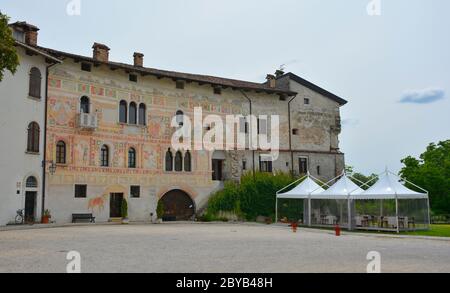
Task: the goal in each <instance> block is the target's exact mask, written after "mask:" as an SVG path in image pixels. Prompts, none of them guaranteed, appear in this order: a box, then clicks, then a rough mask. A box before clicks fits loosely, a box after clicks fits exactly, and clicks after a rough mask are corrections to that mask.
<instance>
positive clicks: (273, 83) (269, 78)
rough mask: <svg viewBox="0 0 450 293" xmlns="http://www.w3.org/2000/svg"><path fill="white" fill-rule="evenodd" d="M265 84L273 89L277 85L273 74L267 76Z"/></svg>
mask: <svg viewBox="0 0 450 293" xmlns="http://www.w3.org/2000/svg"><path fill="white" fill-rule="evenodd" d="M266 79H267V82H268V83H269V87H270V88H275V87H276V85H277V80H276V79H275V75H273V74H267V77H266Z"/></svg>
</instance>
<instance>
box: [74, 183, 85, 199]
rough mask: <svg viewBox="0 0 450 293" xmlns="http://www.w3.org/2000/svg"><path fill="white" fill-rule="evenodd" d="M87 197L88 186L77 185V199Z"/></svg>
mask: <svg viewBox="0 0 450 293" xmlns="http://www.w3.org/2000/svg"><path fill="white" fill-rule="evenodd" d="M86 197H87V185H84V184H77V185H75V198H86Z"/></svg>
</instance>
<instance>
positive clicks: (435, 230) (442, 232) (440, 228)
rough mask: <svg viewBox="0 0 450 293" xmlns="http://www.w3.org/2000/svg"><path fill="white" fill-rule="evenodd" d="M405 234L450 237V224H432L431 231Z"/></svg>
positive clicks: (407, 233) (406, 233)
mask: <svg viewBox="0 0 450 293" xmlns="http://www.w3.org/2000/svg"><path fill="white" fill-rule="evenodd" d="M402 234H404V235H416V236H432V237H450V225H431V229H430V230H429V231H416V232H405V233H402Z"/></svg>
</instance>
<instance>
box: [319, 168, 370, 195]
mask: <svg viewBox="0 0 450 293" xmlns="http://www.w3.org/2000/svg"><path fill="white" fill-rule="evenodd" d="M363 192H364V190H363V189H361V188H360V187H359V186H358V185H356V184H355V183H354V182H353V181H352V180H350V178H348V177H347V175H346V174H345V173H344V174H343V175H342V177H341V179H339V180H338V181H337V182H336V183H335V184H334V185H333V186H331V187H330V188H328V189H327V190H325V191H324V192H322V193H320V194H317V195H314V196H312V197H311V199H347V198H348V197H349V196H350V195H357V194H361V193H363Z"/></svg>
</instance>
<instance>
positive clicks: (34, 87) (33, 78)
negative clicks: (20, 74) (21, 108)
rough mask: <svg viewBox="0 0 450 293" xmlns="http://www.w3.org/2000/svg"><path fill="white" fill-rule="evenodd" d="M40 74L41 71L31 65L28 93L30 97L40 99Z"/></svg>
mask: <svg viewBox="0 0 450 293" xmlns="http://www.w3.org/2000/svg"><path fill="white" fill-rule="evenodd" d="M41 81H42V75H41V71H40V70H39V69H38V68H36V67H33V68H31V70H30V87H29V90H30V91H29V95H30V97H33V98H37V99H40V98H41V83H42V82H41Z"/></svg>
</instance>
